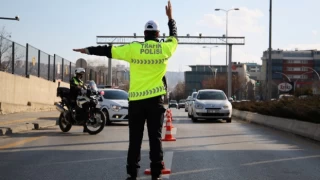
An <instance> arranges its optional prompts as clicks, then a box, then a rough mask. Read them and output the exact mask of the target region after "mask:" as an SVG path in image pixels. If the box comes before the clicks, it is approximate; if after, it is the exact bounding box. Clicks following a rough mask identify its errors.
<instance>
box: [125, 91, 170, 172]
mask: <svg viewBox="0 0 320 180" xmlns="http://www.w3.org/2000/svg"><path fill="white" fill-rule="evenodd" d="M164 112H165V108H164V106H163V99H162V97H161V96H158V97H154V98H150V99H145V100H139V101H129V113H128V114H129V150H128V158H127V173H128V174H130V175H131V176H133V177H137V175H138V171H139V168H140V165H139V162H140V160H141V155H140V153H141V144H142V139H143V131H144V125H145V122H146V121H147V128H148V135H149V145H150V153H149V155H150V156H149V158H150V161H151V163H150V169H151V175H152V176H153V177H158V176H160V174H161V170H162V169H163V168H164V167H163V150H162V141H161V135H162V126H163V120H164Z"/></svg>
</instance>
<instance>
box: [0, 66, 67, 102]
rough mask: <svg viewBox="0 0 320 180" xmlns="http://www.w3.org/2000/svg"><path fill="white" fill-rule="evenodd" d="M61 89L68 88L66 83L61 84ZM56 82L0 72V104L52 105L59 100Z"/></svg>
mask: <svg viewBox="0 0 320 180" xmlns="http://www.w3.org/2000/svg"><path fill="white" fill-rule="evenodd" d="M60 86H61V87H69V84H68V83H65V82H61V83H60ZM57 87H58V82H52V81H48V80H45V79H42V78H38V77H35V76H30V78H25V77H22V76H18V75H13V74H9V73H5V72H0V102H1V104H2V107H3V105H5V104H11V105H23V106H27V105H28V104H29V106H30V103H31V105H32V104H37V105H38V106H39V104H42V105H44V106H45V105H53V104H54V102H57V101H59V100H60V98H58V97H56V93H57V92H56V90H57Z"/></svg>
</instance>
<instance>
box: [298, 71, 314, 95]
mask: <svg viewBox="0 0 320 180" xmlns="http://www.w3.org/2000/svg"><path fill="white" fill-rule="evenodd" d="M308 73H312V71H309V72H305V73H302V74H301V75H300V76H302V75H305V74H308ZM300 79H301V78H299V79H297V80H296V81H294V91H296V85H297V83H298V81H299V80H300Z"/></svg>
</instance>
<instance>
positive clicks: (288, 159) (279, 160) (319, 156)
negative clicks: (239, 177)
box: [242, 155, 320, 166]
mask: <svg viewBox="0 0 320 180" xmlns="http://www.w3.org/2000/svg"><path fill="white" fill-rule="evenodd" d="M310 158H320V155H315V156H303V157H294V158H285V159H275V160H270V161H260V162H253V163H246V164H242V166H252V165H258V164H267V163H274V162H282V161H292V160H299V159H310Z"/></svg>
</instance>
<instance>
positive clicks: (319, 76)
mask: <svg viewBox="0 0 320 180" xmlns="http://www.w3.org/2000/svg"><path fill="white" fill-rule="evenodd" d="M304 68H308V69H310V70H312V71H313V72H315V73H316V74H317V76H318V78H319V81H320V75H319V73H318V72H317V71H316V70H315V69H312V68H311V67H304ZM316 90H317V91H318V89H316Z"/></svg>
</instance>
